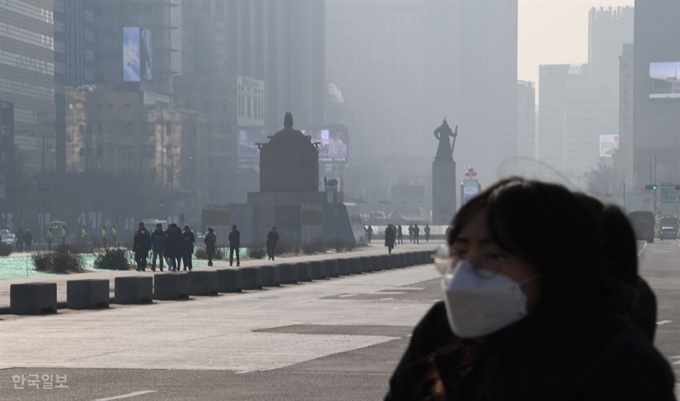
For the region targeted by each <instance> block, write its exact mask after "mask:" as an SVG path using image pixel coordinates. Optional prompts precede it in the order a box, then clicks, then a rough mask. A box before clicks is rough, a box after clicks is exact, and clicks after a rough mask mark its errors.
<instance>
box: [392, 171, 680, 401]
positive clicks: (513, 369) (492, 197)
mask: <svg viewBox="0 0 680 401" xmlns="http://www.w3.org/2000/svg"><path fill="white" fill-rule="evenodd" d="M555 210H560V211H561V213H554V211H555ZM547 220H550V221H551V224H555V225H556V226H559V227H560V230H559V232H557V233H556V236H555V235H552V236H545V235H544V231H543V230H542V229H541V228H542V227H544V224H545V223H544V222H545V221H547ZM603 221H604V220H602V221H600V222H598V221H597V219H596V218H595V217H594V215H593V214H592V213H591V212H590V211H589V210H588V208H587V207H585V206H584V205H583V204H582V203H581V202H580V201H579V200H577V197H576V196H574V194H573V193H571V192H569V191H568V190H567V189H565V188H563V187H561V186H558V185H554V184H546V183H541V182H537V181H528V180H523V179H518V178H512V179H506V180H503V181H501V182H499V183H497V184H495V185H493V186H491V187H490V188H488V189H486V190H485V191H483V192H481V193H480V194H479V195H477V196H476V197H474V198H473V199H471V200H470V201H469V202H468V203H466V204H465V205H464V206H463V207H462V208H461V209H460V211H459V212H458V214H457V215H456V216H455V218H454V222H453V229H452V231H451V235H450V236H449V239H448V243H449V246H450V255H451V257H450V259H449V260H448V262H447V264H448V269H447V271H446V274H445V275H444V276H443V277H442V289H443V290H442V295H443V297H444V301H443V302H438V303H436V304H435V305H434V306H433V307H432V309H430V311H429V312H428V313H427V314H426V315H425V317H424V318H423V320H421V321H420V323H419V324H418V325H417V326H416V328H415V330H414V332H413V335H412V337H411V340H410V344H409V346H408V348H407V350H406V352H405V353H404V355H403V357H402V359H401V361H400V362H399V364H398V366H397V368H396V369H395V371H394V373H393V375H392V378H391V379H390V382H389V392H388V394H387V395H386V397H385V400H387V401H394V400H462V401H467V400H498V401H506V400H523V401H524V400H526V401H538V400H556V401H567V400H615V399H625V400H664V401H665V400H668V401H670V400H674V399H675V395H674V388H675V379H674V377H673V371H672V369H671V368H670V366H669V364H668V362H667V361H666V360H665V359H664V357H663V356H662V355H661V354H660V353H659V352H658V351H657V350H656V349H655V348H654V346H653V344H652V343H651V342H650V341H649V339H648V338H646V337H645V335H643V334H642V333H641V331H640V330H638V329H637V328H636V327H634V325H633V324H632V323H631V322H630V320H629V319H628V318H627V317H626V316H625V315H623V314H621V313H620V310H619V309H617V308H616V307H614V306H612V305H616V304H624V302H622V301H623V299H620V300H619V302H614V301H615V300H614V299H612V298H613V297H616V296H619V297H625V295H623V294H624V292H619V293H618V295H616V294H617V292H616V291H612V290H609V291H607V290H606V288H607V285H608V284H612V283H613V284H616V282H615V281H610V282H609V283H606V281H607V279H608V278H607V277H606V275H605V274H603V273H604V271H605V268H606V267H605V266H606V265H607V264H609V263H611V261H608V260H607V258H606V257H603V254H604V253H606V252H607V251H606V249H605V248H606V246H605V245H603V244H602V243H601V241H600V240H601V239H603V238H604V236H603V235H602V234H603V233H604V232H605V227H603V226H602V224H603ZM605 224H606V223H605ZM574 238H578V239H579V240H578V241H574V240H573V239H574ZM626 252H627V251H626Z"/></svg>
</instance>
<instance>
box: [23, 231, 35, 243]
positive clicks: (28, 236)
mask: <svg viewBox="0 0 680 401" xmlns="http://www.w3.org/2000/svg"><path fill="white" fill-rule="evenodd" d="M32 243H33V234H31V232H30V231H26V232H25V233H24V244H26V246H31V244H32Z"/></svg>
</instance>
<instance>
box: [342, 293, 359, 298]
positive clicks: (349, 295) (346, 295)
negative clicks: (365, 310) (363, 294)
mask: <svg viewBox="0 0 680 401" xmlns="http://www.w3.org/2000/svg"><path fill="white" fill-rule="evenodd" d="M357 295H359V294H344V295H339V296H338V298H349V297H356V296H357Z"/></svg>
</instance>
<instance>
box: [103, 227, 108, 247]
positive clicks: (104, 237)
mask: <svg viewBox="0 0 680 401" xmlns="http://www.w3.org/2000/svg"><path fill="white" fill-rule="evenodd" d="M106 241H107V238H106V228H104V227H102V247H103V248H106Z"/></svg>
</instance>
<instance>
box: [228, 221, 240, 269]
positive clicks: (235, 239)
mask: <svg viewBox="0 0 680 401" xmlns="http://www.w3.org/2000/svg"><path fill="white" fill-rule="evenodd" d="M240 248H241V232H240V231H239V230H238V228H237V227H236V225H235V224H234V225H233V226H231V233H229V266H232V265H233V264H234V253H236V266H241V258H240V256H239V251H240Z"/></svg>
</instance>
